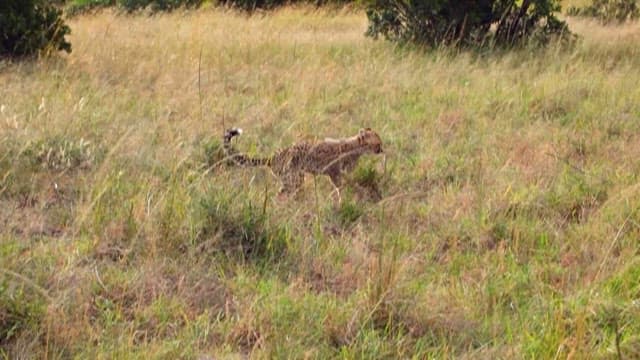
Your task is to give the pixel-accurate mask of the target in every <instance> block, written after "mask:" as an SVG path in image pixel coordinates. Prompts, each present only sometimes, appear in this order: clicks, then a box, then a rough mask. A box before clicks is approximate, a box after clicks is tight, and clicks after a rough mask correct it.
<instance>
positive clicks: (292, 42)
mask: <svg viewBox="0 0 640 360" xmlns="http://www.w3.org/2000/svg"><path fill="white" fill-rule="evenodd" d="M70 25H71V27H72V29H73V36H72V37H71V38H70V40H71V42H72V43H73V47H74V51H73V53H72V54H70V55H68V56H64V57H63V58H60V59H53V60H47V61H38V62H33V63H22V64H8V63H3V64H1V65H0V83H2V84H3V86H2V87H1V88H0V258H1V259H2V262H0V335H1V336H0V339H2V340H0V354H2V355H3V356H5V357H8V358H29V357H35V358H43V357H49V358H67V357H80V358H85V357H91V358H94V357H95V358H123V357H124V358H129V357H136V358H137V357H140V358H149V357H152V358H176V357H177V358H219V357H222V358H226V357H229V358H242V357H245V356H251V357H258V358H273V357H294V358H303V357H304V358H306V357H309V358H311V357H313V358H326V357H342V358H369V357H388V358H404V357H412V356H413V357H416V358H424V357H432V358H441V357H462V358H513V357H515V358H521V357H532V358H557V357H559V358H584V357H590V356H598V357H600V356H601V357H614V358H615V357H616V356H617V354H618V352H619V353H621V354H622V356H624V357H633V356H636V355H637V354H638V352H639V351H640V350H639V349H640V339H639V338H638V336H637V334H638V332H640V328H639V327H638V324H640V311H639V310H638V309H639V308H638V304H637V303H638V298H639V296H640V283H639V282H638V279H639V278H640V276H639V274H638V271H639V270H638V269H640V259H639V258H638V256H639V245H638V241H637V239H638V236H639V235H640V226H639V225H638V223H639V222H640V214H638V200H639V199H638V197H639V196H640V192H639V191H638V189H639V187H638V176H637V174H638V173H639V171H640V160H639V159H638V156H637V154H638V151H640V141H639V139H638V133H639V132H638V131H639V130H640V125H639V124H640V122H638V119H639V118H640V105H639V104H640V90H638V89H639V88H638V86H637V84H638V83H640V71H638V69H639V68H640V60H638V59H640V50H639V49H640V46H638V45H640V44H639V42H640V28H639V27H638V24H629V25H624V26H619V27H601V26H599V25H596V24H594V23H589V22H583V21H577V20H573V19H570V25H571V28H572V29H574V30H575V31H576V32H578V33H579V34H580V35H581V36H582V40H581V41H580V42H579V43H578V44H577V45H576V47H575V48H574V49H571V50H562V49H558V48H555V47H551V48H550V49H548V50H544V51H538V52H532V51H519V52H515V53H511V54H502V55H485V56H479V55H476V54H471V53H461V54H457V55H454V54H450V53H445V52H432V53H422V52H419V51H412V50H409V49H399V48H396V47H394V46H393V45H392V44H389V43H386V42H382V41H380V42H375V41H372V40H370V39H367V38H365V37H364V36H363V33H364V31H365V28H366V19H365V16H364V14H362V13H360V12H351V11H342V12H340V11H338V12H330V13H329V12H322V11H321V12H318V11H313V10H308V9H304V8H302V9H300V8H298V9H283V10H279V11H277V12H275V13H273V14H269V15H265V16H262V15H258V16H253V17H246V16H243V15H239V14H236V13H233V12H226V11H223V10H202V11H198V12H184V13H183V12H177V13H174V14H170V15H158V16H152V17H150V16H142V15H140V16H121V15H115V14H112V13H110V12H103V13H100V14H97V15H90V16H83V17H78V18H75V19H73V20H71V21H70ZM232 125H235V126H240V127H243V128H245V130H246V135H243V137H242V138H241V139H240V140H239V143H238V144H237V146H238V147H240V148H242V149H246V150H247V151H248V152H250V153H262V152H270V151H272V150H274V149H276V148H278V147H280V146H284V145H286V144H289V143H291V142H293V141H295V140H296V139H299V138H305V137H318V138H323V137H325V136H328V137H339V136H345V135H351V134H352V133H354V132H355V131H357V129H359V128H360V127H365V126H370V127H373V128H374V129H376V130H377V131H378V132H379V133H380V134H381V135H382V137H383V140H384V142H385V145H386V146H385V150H386V159H385V161H382V159H379V158H376V157H368V158H366V159H362V160H363V161H362V164H361V166H360V168H359V169H358V170H357V171H356V172H355V174H354V175H353V177H352V179H351V180H350V190H348V191H346V192H345V200H344V203H343V204H342V205H341V206H336V205H335V204H334V203H333V202H332V201H331V199H330V197H329V196H328V194H329V193H330V191H331V186H330V184H329V182H328V180H327V179H324V178H317V179H312V178H308V179H307V181H306V183H305V185H304V192H303V193H302V194H301V195H300V196H297V197H296V198H295V199H290V200H288V201H284V202H283V201H278V200H276V198H275V196H274V195H275V190H276V186H277V183H276V181H275V179H273V178H272V177H270V175H269V174H268V172H267V171H264V170H261V169H253V170H242V169H229V168H225V167H221V166H211V165H212V164H215V163H216V160H217V158H216V149H217V145H218V144H219V141H220V136H221V135H222V129H223V128H224V127H229V126H232ZM365 185H366V186H365ZM367 186H375V187H377V189H376V191H379V192H380V194H381V195H382V199H376V198H375V196H371V193H369V192H367V191H368V190H367V189H368V188H367ZM616 340H617V341H616Z"/></svg>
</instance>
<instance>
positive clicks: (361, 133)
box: [358, 129, 367, 136]
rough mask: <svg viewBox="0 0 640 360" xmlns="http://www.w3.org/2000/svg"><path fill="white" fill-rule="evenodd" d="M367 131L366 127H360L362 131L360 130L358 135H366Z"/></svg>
mask: <svg viewBox="0 0 640 360" xmlns="http://www.w3.org/2000/svg"><path fill="white" fill-rule="evenodd" d="M365 131H367V130H366V129H360V131H358V136H364V133H365Z"/></svg>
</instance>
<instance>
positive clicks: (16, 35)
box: [0, 0, 71, 57]
mask: <svg viewBox="0 0 640 360" xmlns="http://www.w3.org/2000/svg"><path fill="white" fill-rule="evenodd" d="M61 14H62V12H61V11H60V10H59V9H58V8H56V7H55V6H54V5H52V4H51V3H50V2H48V1H46V0H3V1H2V2H0V57H5V56H18V57H22V56H28V55H34V54H38V53H40V54H49V53H52V52H55V51H60V50H64V51H66V52H71V44H70V43H68V42H67V41H66V40H65V38H64V37H65V35H67V34H68V33H69V32H70V31H71V30H70V29H69V27H68V26H67V25H65V23H64V21H63V20H62V17H61Z"/></svg>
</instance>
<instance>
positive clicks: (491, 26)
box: [367, 0, 569, 46]
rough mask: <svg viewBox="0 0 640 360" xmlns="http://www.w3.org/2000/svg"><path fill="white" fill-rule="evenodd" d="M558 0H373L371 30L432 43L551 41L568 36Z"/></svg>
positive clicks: (402, 39) (369, 7)
mask: <svg viewBox="0 0 640 360" xmlns="http://www.w3.org/2000/svg"><path fill="white" fill-rule="evenodd" d="M559 10H560V5H559V3H558V1H557V0H519V1H517V0H477V1H473V0H369V2H368V3H367V17H368V18H369V28H368V30H367V34H368V35H370V36H372V37H374V38H376V37H378V36H384V37H385V38H387V39H389V40H394V41H399V42H413V43H419V44H425V45H428V46H439V45H442V44H444V45H452V44H455V45H462V46H468V45H473V46H478V45H483V44H495V45H500V46H514V45H518V44H522V43H525V42H528V41H536V42H540V43H545V42H547V41H548V40H549V39H550V38H551V36H553V35H558V34H568V33H569V32H568V29H567V26H566V24H565V23H564V22H562V21H560V20H558V19H557V18H556V17H555V15H554V14H555V12H557V11H559Z"/></svg>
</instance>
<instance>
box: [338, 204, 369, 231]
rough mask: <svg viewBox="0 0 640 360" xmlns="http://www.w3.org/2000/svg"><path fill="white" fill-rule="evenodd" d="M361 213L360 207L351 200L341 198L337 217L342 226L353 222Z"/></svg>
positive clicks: (362, 211)
mask: <svg viewBox="0 0 640 360" xmlns="http://www.w3.org/2000/svg"><path fill="white" fill-rule="evenodd" d="M362 214H364V210H363V209H362V207H360V206H359V205H358V204H357V203H355V202H353V201H351V200H343V201H342V203H341V204H340V207H339V208H338V219H339V220H340V223H341V224H342V225H343V226H347V225H350V224H353V223H354V222H356V220H358V219H359V218H360V217H361V216H362Z"/></svg>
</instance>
